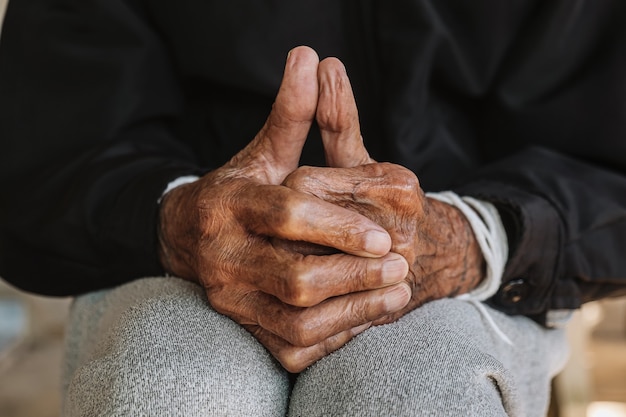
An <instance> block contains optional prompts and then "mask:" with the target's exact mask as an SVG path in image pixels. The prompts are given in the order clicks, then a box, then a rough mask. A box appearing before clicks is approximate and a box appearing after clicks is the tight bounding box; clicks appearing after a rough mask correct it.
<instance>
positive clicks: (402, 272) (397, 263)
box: [381, 255, 409, 284]
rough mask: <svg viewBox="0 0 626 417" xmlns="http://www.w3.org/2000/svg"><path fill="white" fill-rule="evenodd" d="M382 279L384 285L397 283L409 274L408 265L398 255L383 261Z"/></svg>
mask: <svg viewBox="0 0 626 417" xmlns="http://www.w3.org/2000/svg"><path fill="white" fill-rule="evenodd" d="M381 273H382V279H383V283H384V284H393V283H394V282H398V281H400V280H402V279H404V277H406V274H408V273H409V265H408V264H407V262H406V261H405V260H404V258H403V257H402V256H400V255H398V256H395V257H393V258H391V259H388V260H386V261H385V263H384V264H383V267H382V271H381Z"/></svg>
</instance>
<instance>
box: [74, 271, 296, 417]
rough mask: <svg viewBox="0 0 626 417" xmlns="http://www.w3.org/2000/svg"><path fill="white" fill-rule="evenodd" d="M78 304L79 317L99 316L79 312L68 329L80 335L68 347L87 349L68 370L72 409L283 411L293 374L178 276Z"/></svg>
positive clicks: (199, 412)
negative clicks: (289, 378)
mask: <svg viewBox="0 0 626 417" xmlns="http://www.w3.org/2000/svg"><path fill="white" fill-rule="evenodd" d="M155 286H156V287H159V288H157V290H156V291H155ZM75 309H76V311H74V312H73V313H72V314H73V316H75V317H76V316H77V315H81V314H82V315H85V316H90V315H92V316H93V317H91V320H87V321H89V322H90V323H87V322H85V321H84V320H83V321H82V323H81V320H78V321H77V323H76V325H77V326H78V327H80V329H78V328H77V329H75V330H74V333H75V334H74V335H72V334H70V335H69V337H70V338H72V337H74V339H75V340H74V343H73V344H72V345H70V344H68V347H69V346H71V349H74V350H83V351H82V352H79V353H78V354H77V355H76V356H78V357H80V359H79V360H78V361H77V364H76V366H75V367H74V371H73V372H72V375H70V378H71V379H70V382H69V384H68V387H67V392H66V415H77V416H78V415H80V416H84V415H106V416H127V415H139V414H142V415H170V416H176V415H180V416H201V415H202V416H206V415H216V416H218V415H224V416H231V415H241V416H246V415H250V416H283V415H284V414H285V410H286V407H287V398H288V389H289V381H288V378H287V375H286V373H285V372H284V371H283V370H282V369H281V368H280V366H279V365H278V364H277V363H276V362H275V361H274V360H273V359H272V358H271V356H270V355H269V354H268V353H267V351H266V350H265V349H264V348H263V347H262V346H260V345H259V344H258V343H257V342H256V340H255V339H254V338H253V337H252V336H251V335H250V334H249V333H248V332H246V331H245V330H244V329H243V328H241V327H240V326H239V325H237V324H236V323H234V322H233V321H231V320H230V319H228V318H226V317H224V316H222V315H220V314H218V313H216V312H215V311H214V310H212V309H211V308H210V307H209V306H208V304H206V302H205V300H204V295H203V294H202V293H201V291H200V290H199V289H198V288H195V287H193V286H190V285H189V284H188V283H183V282H182V281H178V280H176V281H164V282H160V283H159V282H158V281H151V282H146V283H143V284H141V283H135V284H134V285H129V287H128V288H123V287H121V288H119V289H116V290H113V292H111V293H108V294H106V295H105V296H104V297H97V298H92V299H88V298H86V299H84V300H79V302H78V303H77V304H76V305H75ZM94 312H100V314H92V313H94ZM79 323H80V324H79ZM71 332H72V331H70V333H71ZM94 332H96V333H94ZM68 356H71V352H68Z"/></svg>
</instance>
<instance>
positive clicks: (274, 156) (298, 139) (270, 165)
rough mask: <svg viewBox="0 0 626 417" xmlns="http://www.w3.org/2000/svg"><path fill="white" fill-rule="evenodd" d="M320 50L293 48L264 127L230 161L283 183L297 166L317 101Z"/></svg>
mask: <svg viewBox="0 0 626 417" xmlns="http://www.w3.org/2000/svg"><path fill="white" fill-rule="evenodd" d="M318 65H319V58H318V56H317V53H316V52H315V51H314V50H313V49H311V48H309V47H306V46H299V47H297V48H294V49H292V50H291V51H290V52H289V55H288V57H287V63H286V64H285V72H284V74H283V80H282V83H281V85H280V89H279V91H278V95H277V96H276V101H275V102H274V105H273V106H272V111H271V113H270V115H269V117H268V118H267V121H266V122H265V125H264V126H263V128H262V129H261V130H260V131H259V133H258V134H257V135H256V137H255V138H254V140H253V141H252V142H251V143H250V144H249V145H248V146H247V147H246V148H245V149H244V150H242V151H241V152H240V153H239V154H237V155H236V156H235V157H234V158H233V159H232V160H231V161H230V164H231V165H234V166H236V167H240V168H241V167H254V170H255V176H257V177H259V179H260V180H262V181H264V182H266V183H269V184H280V183H281V182H282V181H283V179H284V178H285V177H286V176H287V175H288V174H289V173H291V172H292V171H293V170H295V169H296V168H297V167H298V163H299V161H300V154H301V153H302V147H303V146H304V142H305V141H306V138H307V136H308V133H309V130H310V128H311V124H312V122H313V118H314V117H315V109H316V107H317V100H318V81H317V66H318Z"/></svg>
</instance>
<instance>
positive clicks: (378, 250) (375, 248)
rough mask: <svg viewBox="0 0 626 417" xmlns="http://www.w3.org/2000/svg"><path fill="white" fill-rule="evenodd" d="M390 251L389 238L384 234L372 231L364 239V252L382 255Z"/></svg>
mask: <svg viewBox="0 0 626 417" xmlns="http://www.w3.org/2000/svg"><path fill="white" fill-rule="evenodd" d="M389 249H391V238H390V237H389V235H388V234H387V233H385V232H379V231H378V230H372V231H370V232H368V233H367V235H366V237H365V250H366V251H367V252H369V253H371V254H373V255H384V254H386V253H387V252H389Z"/></svg>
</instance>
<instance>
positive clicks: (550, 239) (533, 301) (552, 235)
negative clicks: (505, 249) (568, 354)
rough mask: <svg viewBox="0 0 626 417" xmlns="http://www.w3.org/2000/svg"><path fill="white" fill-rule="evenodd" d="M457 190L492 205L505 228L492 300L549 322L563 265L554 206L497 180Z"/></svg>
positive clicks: (505, 308)
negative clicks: (503, 256) (504, 258)
mask: <svg viewBox="0 0 626 417" xmlns="http://www.w3.org/2000/svg"><path fill="white" fill-rule="evenodd" d="M455 191H456V192H457V193H458V194H460V195H467V196H472V197H475V198H479V199H481V200H485V201H488V202H490V203H492V204H494V205H495V206H496V208H497V209H498V211H499V213H500V216H501V218H502V221H503V224H504V227H505V229H506V231H507V236H508V239H509V258H508V262H507V264H506V267H505V270H504V274H503V277H502V284H501V285H500V288H499V290H498V292H497V293H496V294H495V295H494V296H493V297H492V298H491V299H490V300H489V301H488V303H489V304H490V305H491V306H492V307H494V308H496V309H498V310H501V311H503V312H505V313H507V314H522V315H526V316H530V317H531V318H533V319H534V320H536V321H538V322H541V323H544V324H545V322H546V314H547V312H548V310H550V309H551V308H552V306H551V299H552V297H553V293H554V289H555V287H556V285H557V281H558V277H559V272H560V269H561V268H560V255H561V247H562V241H563V230H562V225H561V220H560V218H559V215H558V213H557V211H556V209H555V208H554V207H553V206H552V205H551V204H550V203H549V202H548V201H547V200H545V199H543V198H541V197H539V196H537V195H534V194H531V193H528V192H527V191H524V190H521V189H518V188H515V187H512V186H510V185H507V184H503V183H499V182H495V181H480V182H476V183H472V184H468V185H464V186H462V187H460V188H457V189H455ZM570 307H571V308H575V307H576V306H570Z"/></svg>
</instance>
